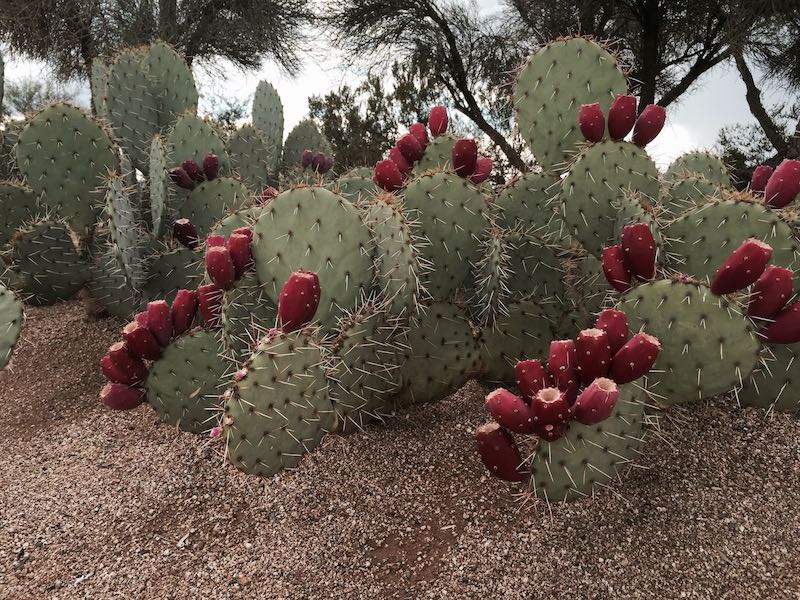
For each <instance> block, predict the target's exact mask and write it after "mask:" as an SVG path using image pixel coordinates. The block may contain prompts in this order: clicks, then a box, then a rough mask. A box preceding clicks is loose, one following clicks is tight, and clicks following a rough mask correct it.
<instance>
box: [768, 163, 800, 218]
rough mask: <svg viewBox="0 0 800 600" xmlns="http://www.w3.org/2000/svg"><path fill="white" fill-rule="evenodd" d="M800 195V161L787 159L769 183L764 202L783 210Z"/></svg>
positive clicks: (776, 170)
mask: <svg viewBox="0 0 800 600" xmlns="http://www.w3.org/2000/svg"><path fill="white" fill-rule="evenodd" d="M798 194H800V160H790V159H786V160H784V161H783V162H782V163H781V164H779V165H778V168H777V169H775V172H774V173H773V174H772V176H771V177H770V178H769V181H767V185H766V187H765V188H764V202H766V203H767V204H768V205H769V206H771V207H773V208H783V207H784V206H786V205H787V204H789V203H790V202H792V201H793V200H794V199H795V198H797V196H798Z"/></svg>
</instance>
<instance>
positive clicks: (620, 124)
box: [608, 96, 636, 140]
mask: <svg viewBox="0 0 800 600" xmlns="http://www.w3.org/2000/svg"><path fill="white" fill-rule="evenodd" d="M635 122H636V96H617V97H616V98H614V101H613V102H612V103H611V108H610V109H609V110H608V135H610V136H611V139H612V140H621V139H622V138H624V137H625V136H626V135H628V134H629V133H630V131H631V129H633V124H634V123H635Z"/></svg>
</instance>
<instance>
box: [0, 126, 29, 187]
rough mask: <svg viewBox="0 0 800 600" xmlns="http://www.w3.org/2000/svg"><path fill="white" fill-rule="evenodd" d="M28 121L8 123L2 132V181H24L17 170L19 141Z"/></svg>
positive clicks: (0, 164) (0, 144)
mask: <svg viewBox="0 0 800 600" xmlns="http://www.w3.org/2000/svg"><path fill="white" fill-rule="evenodd" d="M26 124H27V122H26V121H24V120H23V121H6V123H5V129H4V130H3V131H0V179H22V173H20V172H19V169H18V168H17V154H16V152H17V148H16V146H17V140H19V134H20V133H21V132H22V130H23V129H25V125H26Z"/></svg>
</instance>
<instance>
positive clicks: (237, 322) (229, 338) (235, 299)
mask: <svg viewBox="0 0 800 600" xmlns="http://www.w3.org/2000/svg"><path fill="white" fill-rule="evenodd" d="M277 322H278V307H277V306H275V303H274V302H273V301H272V300H271V299H270V298H269V296H268V295H267V294H266V292H265V291H264V289H263V288H262V287H261V286H260V285H259V283H258V278H257V277H256V275H255V273H253V272H249V273H246V274H245V275H244V276H243V277H242V278H241V279H239V281H237V282H236V285H235V286H234V287H233V288H231V289H230V290H228V291H227V292H225V294H224V296H223V299H222V335H223V340H224V342H225V348H226V350H228V351H229V352H230V353H232V354H233V356H234V359H235V360H236V362H237V363H241V362H244V361H245V360H246V359H247V358H249V357H250V355H251V354H252V352H253V348H254V347H255V346H256V344H257V342H258V340H259V339H261V338H262V337H263V336H264V335H266V333H267V332H268V331H269V330H270V329H271V328H272V327H275V326H276V325H277Z"/></svg>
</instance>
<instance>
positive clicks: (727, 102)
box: [6, 0, 787, 168]
mask: <svg viewBox="0 0 800 600" xmlns="http://www.w3.org/2000/svg"><path fill="white" fill-rule="evenodd" d="M478 4H479V5H480V7H481V9H482V10H484V11H486V13H487V14H489V13H491V12H493V11H495V10H497V9H498V7H499V5H500V2H499V0H478ZM317 40H318V41H319V38H317ZM315 50H316V52H315V54H316V55H319V56H316V57H314V58H312V59H309V60H306V61H305V66H304V68H303V70H302V72H301V73H300V74H299V75H298V76H297V77H296V78H294V79H293V78H290V77H288V76H286V75H285V74H283V73H281V71H280V70H279V69H278V68H277V67H275V66H274V65H270V64H268V65H265V66H264V67H263V68H262V69H260V70H258V71H254V72H247V73H245V72H242V71H240V70H237V69H235V68H229V69H224V70H222V69H219V68H217V69H215V71H214V72H213V73H209V72H207V71H206V70H205V69H203V68H202V66H199V67H195V77H196V79H197V81H198V88H199V90H200V92H201V106H200V108H201V110H202V109H203V98H202V96H206V97H214V96H215V95H216V96H219V95H227V94H235V95H236V96H238V97H241V98H247V97H251V96H252V94H253V92H254V91H255V88H256V85H257V84H258V82H259V81H260V80H261V79H267V80H269V81H271V82H272V83H273V84H274V85H275V87H276V88H277V89H278V91H279V92H280V94H281V97H282V99H283V105H284V114H285V120H286V126H285V131H286V133H288V132H289V131H290V130H291V128H292V127H294V125H296V124H297V123H298V122H299V121H301V120H302V119H304V118H305V117H306V116H307V115H308V98H309V96H313V95H319V94H325V93H327V92H330V91H332V90H335V89H337V88H338V87H339V86H340V85H341V84H343V83H347V84H349V85H351V86H355V85H358V83H359V82H360V80H361V76H359V75H358V74H354V73H348V72H344V71H343V70H342V69H341V66H340V65H341V61H340V60H338V57H337V54H336V52H335V51H331V50H330V49H328V48H316V49H315ZM320 56H321V58H320ZM6 61H7V65H6V78H7V79H10V80H13V79H16V78H21V77H34V78H35V77H41V76H42V71H43V70H44V69H43V67H42V65H41V64H37V63H33V62H31V61H25V60H18V59H14V58H13V57H8V56H7V57H6ZM220 71H222V72H223V73H227V76H226V77H225V78H221V77H220ZM763 99H764V101H765V103H766V104H767V105H770V104H772V103H776V102H779V101H786V99H787V97H786V95H785V94H784V93H782V92H781V91H780V90H776V89H767V90H764V94H763ZM82 101H83V102H84V103H86V104H87V105H88V93H84V94H83V95H82ZM667 113H668V116H667V124H666V127H665V129H664V131H663V132H662V133H661V135H660V136H659V137H658V138H657V139H656V141H655V142H653V143H652V144H651V145H649V146H648V147H647V150H648V152H649V153H650V154H651V156H652V157H653V158H654V159H655V161H656V162H657V163H658V165H659V167H661V168H663V167H664V166H666V165H667V164H669V162H671V161H672V160H673V159H674V158H675V157H676V156H678V155H679V154H681V153H683V152H686V151H688V150H693V149H696V148H711V147H712V146H713V144H714V142H715V141H716V138H717V133H718V132H719V129H720V128H721V127H723V126H725V125H731V124H733V123H748V122H751V123H754V122H755V120H754V119H753V117H752V115H751V114H750V112H749V110H748V108H747V103H746V101H745V88H744V85H743V84H742V83H741V82H740V81H739V78H738V74H737V73H736V70H735V68H733V67H732V66H729V65H725V64H723V65H719V66H718V67H717V68H715V69H714V70H712V71H711V72H710V73H707V74H706V75H705V76H704V77H703V78H701V79H700V81H699V82H698V83H697V84H696V85H695V86H694V87H693V88H692V89H691V90H690V91H689V92H687V93H686V94H684V95H683V96H682V97H681V99H680V101H679V102H678V103H677V104H673V105H672V106H670V107H669V108H668V109H667Z"/></svg>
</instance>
